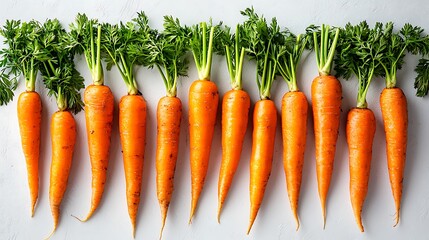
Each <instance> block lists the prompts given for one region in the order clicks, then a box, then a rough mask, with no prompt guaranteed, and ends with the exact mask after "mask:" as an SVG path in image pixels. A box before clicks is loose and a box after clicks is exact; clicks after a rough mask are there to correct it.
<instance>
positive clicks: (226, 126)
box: [218, 90, 250, 221]
mask: <svg viewBox="0 0 429 240" xmlns="http://www.w3.org/2000/svg"><path fill="white" fill-rule="evenodd" d="M249 109H250V96H249V94H248V93H247V92H245V91H243V90H230V91H228V92H226V93H225V95H224V96H223V101H222V163H221V167H220V172H219V182H218V221H219V216H220V212H221V210H222V206H223V203H224V202H225V199H226V196H227V194H228V191H229V188H230V187H231V184H232V180H233V178H234V174H235V171H236V170H237V167H238V163H239V162H240V155H241V151H242V147H243V141H244V136H245V134H246V130H247V124H248V120H249Z"/></svg>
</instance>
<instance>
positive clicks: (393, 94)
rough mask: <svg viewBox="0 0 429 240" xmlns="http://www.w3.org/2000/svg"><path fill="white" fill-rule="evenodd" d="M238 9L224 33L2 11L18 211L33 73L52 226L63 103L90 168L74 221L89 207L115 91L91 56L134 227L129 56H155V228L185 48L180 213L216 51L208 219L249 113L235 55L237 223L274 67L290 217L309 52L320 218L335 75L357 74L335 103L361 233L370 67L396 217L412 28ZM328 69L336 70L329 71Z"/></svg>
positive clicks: (141, 145) (31, 135)
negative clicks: (303, 68) (46, 114)
mask: <svg viewBox="0 0 429 240" xmlns="http://www.w3.org/2000/svg"><path fill="white" fill-rule="evenodd" d="M241 14H242V15H243V16H244V17H245V18H246V20H245V21H244V22H243V23H241V24H237V25H236V27H235V32H232V30H231V28H230V27H228V26H223V25H222V24H217V25H216V24H213V23H212V22H210V23H206V22H201V23H199V24H196V25H192V26H185V25H181V24H180V21H179V20H178V19H175V18H173V17H171V16H165V17H164V25H163V26H164V29H163V31H157V30H155V29H152V28H151V27H150V25H149V19H148V17H147V16H146V15H145V13H144V12H139V13H138V14H137V17H136V18H135V19H133V20H132V21H130V22H126V23H123V22H120V23H119V24H109V23H99V22H98V21H97V20H96V19H89V18H88V17H87V16H86V15H85V14H78V15H77V17H76V21H75V22H74V23H73V24H71V25H70V31H69V32H67V31H66V30H65V29H64V28H63V27H62V26H61V24H60V22H59V21H58V20H56V19H54V20H47V21H46V22H45V23H43V24H42V23H39V22H37V21H30V22H21V21H16V20H10V21H7V22H6V23H5V25H4V26H3V27H2V28H1V29H0V34H1V35H2V36H3V37H4V38H5V41H4V42H5V44H6V45H7V47H6V48H4V49H2V50H0V56H1V58H2V60H1V61H0V104H1V105H3V104H7V103H8V102H9V101H11V100H12V99H13V97H14V91H15V90H16V87H17V84H18V83H19V81H20V77H21V76H22V77H23V78H24V81H25V88H26V91H25V92H23V93H21V94H20V96H19V98H18V102H17V112H18V122H19V128H20V134H21V142H22V150H23V154H24V157H25V160H26V166H27V172H28V183H29V190H30V204H31V205H30V206H31V216H33V214H34V211H35V206H36V202H37V199H38V192H39V177H38V168H39V167H38V166H39V148H40V144H41V143H40V133H41V122H42V101H41V96H40V95H39V94H38V93H37V92H36V91H35V89H36V82H37V76H38V73H39V72H40V73H41V77H42V80H43V81H42V82H43V85H44V86H45V87H46V89H48V95H49V96H53V97H54V98H55V100H56V103H57V106H58V111H57V112H55V113H54V114H53V116H52V120H51V141H52V161H51V170H50V186H49V200H50V206H51V211H52V215H53V219H54V229H53V231H52V233H51V234H53V233H54V231H55V229H56V228H57V226H58V224H59V219H60V205H61V201H62V199H63V197H64V194H65V191H66V188H67V182H68V176H69V172H70V168H71V165H72V159H73V152H74V146H75V143H76V122H75V120H74V117H73V113H74V114H77V113H78V112H79V111H81V110H82V109H84V110H85V119H86V135H87V141H88V149H89V160H90V163H91V173H92V185H91V186H92V197H91V206H90V209H89V212H88V214H87V215H86V216H85V217H84V218H82V219H80V218H77V219H79V220H80V221H83V222H85V221H87V220H89V219H90V217H91V216H92V215H93V214H94V213H95V211H96V209H97V208H98V206H99V205H100V202H101V200H102V195H103V192H104V188H105V184H106V181H107V170H108V165H109V164H108V162H109V155H110V147H111V146H110V142H111V135H112V134H111V133H112V124H113V119H114V104H115V101H114V97H113V93H112V90H111V89H110V88H109V87H108V86H106V85H104V83H105V81H104V71H103V63H102V60H104V61H105V62H106V63H107V70H111V68H112V67H113V66H116V67H117V69H118V71H119V73H120V75H121V77H122V79H123V81H124V83H125V85H126V87H127V93H126V94H125V95H124V96H123V97H122V98H121V99H120V101H119V134H120V141H121V145H122V154H123V164H124V172H125V182H126V187H125V189H126V191H125V196H126V198H127V206H128V213H129V217H130V221H131V226H132V235H133V236H134V235H135V229H136V225H137V214H138V208H139V205H140V198H141V186H142V175H143V166H144V161H145V141H146V114H147V107H148V106H147V103H146V100H145V99H144V97H143V95H142V93H141V92H140V90H139V87H138V81H137V79H136V70H135V67H136V66H144V67H147V68H156V69H157V70H158V71H159V73H160V79H161V80H162V81H163V83H164V85H165V89H166V95H165V96H164V97H162V98H161V99H160V100H159V102H158V107H157V144H156V185H157V197H158V201H159V205H160V210H161V219H162V225H161V231H160V238H162V232H163V229H164V226H165V223H166V219H167V212H168V208H169V205H170V203H171V199H172V194H173V190H174V176H175V169H176V163H177V161H178V160H179V159H180V154H179V138H180V126H181V119H182V101H181V100H180V99H179V98H178V97H177V88H178V83H179V79H180V78H181V77H183V76H187V72H188V65H189V60H188V58H187V56H188V53H189V52H191V53H192V56H193V58H194V62H195V65H196V68H197V70H198V80H195V81H194V82H193V83H192V85H191V86H190V89H189V96H188V98H189V99H188V102H189V113H188V115H189V139H190V143H189V145H190V167H191V191H192V196H191V208H190V217H189V223H191V221H192V219H193V217H194V215H195V213H196V210H197V206H198V201H199V198H200V196H201V193H202V190H203V186H204V183H205V178H206V175H207V171H208V166H209V159H210V152H211V145H212V139H213V135H214V129H215V125H216V116H217V112H218V105H219V98H220V96H219V92H218V88H217V85H216V83H215V82H213V81H211V69H212V55H213V54H214V53H217V54H219V55H225V57H226V63H227V68H228V73H229V76H230V85H231V90H229V91H228V92H226V93H225V94H224V95H223V96H222V104H221V108H222V109H221V110H222V121H221V127H222V161H221V166H220V171H219V180H218V206H217V219H218V222H220V216H221V211H222V208H223V206H224V204H225V201H226V199H227V196H228V193H229V190H230V188H231V185H232V182H233V178H234V175H235V172H236V171H237V168H238V166H239V162H240V159H241V153H242V151H243V147H242V146H243V141H244V139H245V134H246V130H247V126H248V123H249V112H250V108H251V100H250V96H249V94H248V93H247V92H246V91H245V90H244V89H243V79H242V73H243V66H244V62H245V59H246V56H247V57H248V59H249V60H251V61H254V62H255V64H256V76H255V80H256V85H257V88H258V90H259V98H260V99H259V100H258V101H256V103H255V104H254V106H253V133H252V141H253V142H252V151H251V158H250V184H249V195H250V216H249V225H248V229H247V234H249V232H250V230H251V228H252V226H253V224H254V222H255V220H256V216H257V214H258V211H259V209H260V206H261V204H262V201H263V198H264V194H265V189H266V186H267V183H268V180H269V177H270V173H271V168H272V163H273V154H274V145H275V144H274V140H275V135H276V128H277V118H278V115H277V107H276V105H275V103H274V101H273V100H272V97H271V88H272V87H273V84H276V83H275V80H276V79H277V78H282V79H283V80H284V81H285V82H286V83H287V85H288V88H289V92H287V93H285V94H284V95H283V98H282V105H281V108H280V109H281V111H280V112H281V133H282V140H283V142H282V143H283V166H284V172H285V179H286V186H287V193H288V197H289V202H290V207H291V210H292V214H293V217H294V219H295V221H296V228H297V229H298V228H299V226H300V221H299V216H298V215H299V214H298V212H299V207H298V205H299V204H298V203H299V196H300V188H301V181H302V171H303V165H304V153H305V147H306V138H307V120H308V107H309V101H308V100H307V97H306V96H305V94H304V93H303V92H301V91H300V90H299V87H298V83H299V82H300V81H301V80H300V81H298V79H299V74H297V72H298V66H299V65H300V64H301V62H302V61H301V57H302V56H303V54H304V53H305V52H306V50H307V51H314V52H315V55H316V62H317V66H318V74H319V76H317V77H316V78H314V80H313V82H312V85H311V103H312V104H311V106H312V113H313V117H314V135H315V148H316V154H315V155H316V156H315V158H316V161H315V163H316V173H317V184H318V192H319V198H320V203H321V210H322V217H323V227H325V224H326V218H327V199H328V192H329V186H330V183H331V176H332V173H333V168H334V160H335V153H336V142H337V138H338V132H339V126H340V114H341V103H342V97H343V93H342V86H341V83H340V81H339V78H342V79H346V80H347V79H349V78H351V77H352V76H356V78H357V81H358V84H357V86H358V89H357V104H356V107H355V108H352V109H351V110H350V111H349V112H348V115H347V124H346V137H347V144H348V149H349V170H350V199H351V205H352V208H353V212H354V216H355V219H356V222H357V224H358V227H359V229H360V230H361V231H362V232H363V231H364V227H363V224H362V217H361V213H362V209H363V205H364V201H365V198H366V195H367V190H368V183H369V176H370V168H371V158H372V144H373V139H374V135H375V131H376V129H375V128H376V124H375V121H376V119H375V115H374V113H373V111H372V110H371V109H370V108H369V106H370V104H369V103H367V100H366V99H367V98H366V96H367V94H368V92H369V91H370V90H369V89H370V88H369V87H370V85H371V82H372V81H373V80H374V79H375V78H377V77H381V78H384V79H385V83H386V88H385V89H384V90H383V91H382V93H381V95H380V106H381V112H382V117H383V123H384V129H385V134H386V156H387V163H388V172H389V178H390V183H391V188H392V195H393V199H394V203H395V211H396V221H395V226H396V225H397V224H398V222H399V216H400V207H401V198H402V188H403V185H402V183H403V178H404V169H405V163H406V149H407V127H408V110H407V100H406V96H405V94H404V93H403V91H402V90H401V89H400V88H399V87H397V84H396V83H397V71H398V69H401V67H402V65H403V64H404V57H405V54H406V53H407V52H408V53H411V54H419V55H422V56H426V55H428V54H429V38H428V37H427V36H425V35H424V33H423V32H424V31H423V29H422V28H420V27H415V26H412V25H410V24H405V25H404V26H403V27H402V29H401V30H400V31H398V32H395V31H394V30H393V29H394V26H393V23H391V22H389V23H386V24H384V25H383V24H382V23H376V24H375V26H374V27H373V28H371V27H370V26H369V25H368V24H367V23H366V22H365V21H363V22H361V23H359V24H357V25H352V24H350V23H349V24H347V25H346V26H345V27H344V28H340V27H330V26H327V25H321V26H314V25H311V26H310V27H308V28H307V30H306V33H304V34H298V35H295V34H293V33H292V32H291V31H290V30H289V29H287V28H281V27H280V26H279V25H278V23H277V20H276V18H272V19H271V21H267V20H266V19H265V17H264V16H262V15H258V14H257V13H256V12H255V10H254V9H253V8H247V9H245V10H244V11H242V12H241ZM76 54H83V55H84V57H85V60H86V63H87V65H88V68H89V70H90V72H91V77H92V80H93V84H91V85H89V86H87V88H86V90H85V92H84V97H83V99H81V95H80V90H81V89H82V88H84V87H85V86H84V84H83V78H82V76H81V75H80V74H79V72H78V71H77V70H76V68H75V63H74V56H75V55H76ZM428 65H429V60H427V59H426V58H422V59H421V60H420V62H419V64H418V66H417V67H416V72H417V74H418V75H417V78H416V81H415V88H416V89H417V95H418V96H425V95H426V94H427V92H428V89H429V88H428V86H429V84H428V82H429V71H428V70H427V69H428ZM332 69H334V70H335V75H334V74H333V73H332Z"/></svg>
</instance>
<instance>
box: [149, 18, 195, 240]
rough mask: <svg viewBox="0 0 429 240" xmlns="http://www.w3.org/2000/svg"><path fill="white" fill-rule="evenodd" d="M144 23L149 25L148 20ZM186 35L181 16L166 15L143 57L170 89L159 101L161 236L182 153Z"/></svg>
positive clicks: (158, 177)
mask: <svg viewBox="0 0 429 240" xmlns="http://www.w3.org/2000/svg"><path fill="white" fill-rule="evenodd" d="M144 26H145V27H148V26H147V22H145V23H144ZM186 34H187V33H186V29H184V28H183V27H182V26H180V21H179V20H178V19H177V18H176V19H174V18H173V17H171V16H165V17H164V30H163V32H161V33H159V34H158V33H157V34H149V35H148V36H149V41H148V44H147V49H150V50H149V51H148V53H144V52H142V54H143V56H142V57H145V56H148V55H149V56H153V57H151V58H150V60H149V66H151V67H154V66H156V68H157V69H158V70H159V73H160V75H161V78H162V80H163V82H164V85H165V89H166V92H167V94H166V96H164V97H162V98H161V99H160V100H159V102H158V108H157V114H156V115H157V143H156V191H157V197H158V202H159V206H160V209H161V221H162V225H161V230H160V236H159V238H160V239H161V238H162V233H163V230H164V227H165V222H166V219H167V212H168V207H169V205H170V202H171V197H172V195H173V191H174V172H175V169H176V162H177V157H178V154H179V138H180V123H181V118H182V101H181V100H180V99H179V98H178V97H177V96H176V95H177V82H178V78H179V77H180V76H186V75H187V70H188V63H189V62H188V61H187V60H186V54H187V53H188V44H187V41H186V40H187V39H186ZM172 53H173V54H172Z"/></svg>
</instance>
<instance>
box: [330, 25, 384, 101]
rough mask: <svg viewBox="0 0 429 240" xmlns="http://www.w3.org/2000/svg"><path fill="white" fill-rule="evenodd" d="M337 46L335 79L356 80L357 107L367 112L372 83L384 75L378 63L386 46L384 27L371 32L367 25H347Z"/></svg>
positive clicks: (376, 26) (380, 26)
mask: <svg viewBox="0 0 429 240" xmlns="http://www.w3.org/2000/svg"><path fill="white" fill-rule="evenodd" d="M339 38H340V40H339V42H338V47H337V48H338V52H339V54H337V58H336V59H335V70H336V72H337V76H341V77H343V78H345V79H349V78H350V77H351V76H352V74H354V75H356V76H357V78H358V82H359V84H358V86H359V88H358V97H357V107H358V108H366V107H367V102H366V95H367V93H368V89H369V86H370V84H371V81H372V79H373V78H374V77H376V76H381V75H382V74H383V68H382V67H381V65H380V59H381V58H382V57H383V55H384V54H386V48H387V42H386V41H384V38H383V24H381V23H376V24H375V27H374V28H373V29H370V28H369V26H368V24H367V23H366V21H363V22H361V23H360V24H358V25H356V26H352V25H351V24H350V23H348V24H347V25H346V26H345V28H344V29H342V30H341V33H340V37H339Z"/></svg>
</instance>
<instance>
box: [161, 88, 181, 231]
mask: <svg viewBox="0 0 429 240" xmlns="http://www.w3.org/2000/svg"><path fill="white" fill-rule="evenodd" d="M181 118H182V102H181V101H180V99H179V98H177V97H168V96H167V97H163V98H161V99H160V100H159V102H158V108H157V125H158V127H157V144H156V187H157V196H158V202H159V206H160V208H161V219H162V227H161V236H162V230H163V229H164V226H165V219H166V218H167V212H168V206H169V205H170V201H171V196H172V194H173V191H174V172H175V170H176V162H177V156H178V152H179V138H180V122H181Z"/></svg>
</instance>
